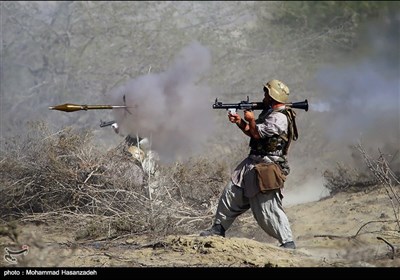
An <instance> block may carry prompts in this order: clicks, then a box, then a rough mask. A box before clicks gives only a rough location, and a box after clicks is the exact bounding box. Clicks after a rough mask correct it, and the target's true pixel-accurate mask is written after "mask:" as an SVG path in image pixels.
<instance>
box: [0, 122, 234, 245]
mask: <svg viewBox="0 0 400 280" xmlns="http://www.w3.org/2000/svg"><path fill="white" fill-rule="evenodd" d="M93 140H94V139H93V134H92V132H91V131H89V130H85V129H73V128H71V127H67V128H65V129H63V130H61V131H57V132H51V131H50V130H49V128H48V127H47V126H46V124H44V123H42V122H37V123H31V124H30V126H29V127H28V129H27V131H26V134H25V135H24V136H23V137H19V138H13V139H11V138H10V139H6V140H5V141H4V145H3V146H2V148H3V150H2V151H1V158H0V188H1V192H2V196H1V197H0V218H1V219H2V220H3V221H4V222H7V221H12V220H20V221H23V222H32V221H36V222H46V223H49V222H62V223H63V224H64V225H65V226H67V225H73V227H71V229H72V230H74V231H75V232H76V238H77V239H83V238H89V239H90V238H91V239H93V238H100V237H104V236H106V237H108V238H110V237H115V236H119V235H121V234H134V233H152V234H158V235H165V234H177V233H193V232H194V231H198V230H199V227H204V225H205V224H208V223H209V222H210V221H211V218H212V216H213V214H214V208H213V207H214V206H215V204H216V202H217V199H218V196H219V194H220V191H221V190H222V188H223V187H224V185H225V183H226V181H227V180H226V179H227V178H228V177H227V172H225V171H226V164H225V162H223V161H221V162H217V161H215V160H209V161H207V159H190V160H189V161H188V162H185V163H176V164H175V165H172V167H171V166H161V165H160V166H159V167H158V168H159V169H160V170H159V171H158V172H156V175H151V176H149V174H146V172H144V171H143V169H142V167H141V165H140V162H138V161H136V160H134V159H133V158H132V156H131V155H130V154H129V153H127V151H126V143H125V142H122V143H121V144H120V145H118V146H117V147H115V148H113V149H110V150H108V151H104V149H103V150H101V149H99V148H97V146H96V145H95V144H94V143H93Z"/></svg>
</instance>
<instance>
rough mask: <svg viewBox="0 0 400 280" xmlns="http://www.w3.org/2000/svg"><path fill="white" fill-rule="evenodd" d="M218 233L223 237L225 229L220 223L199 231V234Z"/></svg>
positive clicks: (209, 234)
mask: <svg viewBox="0 0 400 280" xmlns="http://www.w3.org/2000/svg"><path fill="white" fill-rule="evenodd" d="M211 235H219V236H222V237H225V229H224V227H223V226H222V225H221V224H216V225H213V226H212V227H211V228H210V229H207V230H205V231H202V232H200V236H211Z"/></svg>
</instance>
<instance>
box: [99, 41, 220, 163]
mask: <svg viewBox="0 0 400 280" xmlns="http://www.w3.org/2000/svg"><path fill="white" fill-rule="evenodd" d="M210 67H211V53H210V51H209V49H208V48H206V47H204V46H202V45H201V44H200V43H198V42H192V43H191V44H189V45H188V46H186V47H184V48H183V49H182V50H181V52H180V53H179V54H178V55H177V56H176V57H175V60H174V61H173V62H172V64H171V66H170V67H169V68H168V69H167V70H166V71H165V72H161V73H150V74H147V75H143V76H139V77H137V78H136V79H134V80H131V81H129V82H127V83H126V84H124V85H122V86H119V87H117V88H115V89H112V90H111V91H110V92H109V93H108V94H107V95H106V96H107V98H109V100H110V102H111V103H112V104H121V105H122V104H124V103H123V100H124V99H125V101H126V105H127V106H128V107H129V109H128V111H127V110H114V112H113V113H114V115H115V120H116V122H117V123H118V124H119V127H120V133H121V134H122V135H128V134H129V135H133V136H135V135H139V136H140V137H142V138H144V137H146V138H148V139H149V140H150V145H151V148H152V149H153V150H155V151H156V152H157V153H158V154H159V156H160V160H162V161H165V162H169V161H173V160H177V159H182V158H187V157H190V156H192V155H194V154H195V153H197V152H200V151H201V149H202V148H203V144H204V143H205V142H206V141H207V137H209V136H210V135H212V131H213V130H214V126H213V122H212V117H211V116H212V112H211V110H212V106H211V102H210V91H211V90H210V88H209V87H208V86H207V85H202V84H200V80H201V77H202V75H203V74H205V73H206V72H207V71H208V70H209V69H210Z"/></svg>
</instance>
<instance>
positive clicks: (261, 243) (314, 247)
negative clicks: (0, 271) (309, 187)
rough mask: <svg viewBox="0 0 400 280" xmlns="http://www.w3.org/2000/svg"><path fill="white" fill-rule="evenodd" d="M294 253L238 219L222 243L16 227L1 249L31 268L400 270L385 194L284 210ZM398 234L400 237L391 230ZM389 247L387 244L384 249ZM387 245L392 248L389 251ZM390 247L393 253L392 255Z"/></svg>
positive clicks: (342, 196)
mask: <svg viewBox="0 0 400 280" xmlns="http://www.w3.org/2000/svg"><path fill="white" fill-rule="evenodd" d="M286 210H287V213H288V217H289V219H290V221H291V224H292V229H293V232H294V235H295V237H296V243H297V246H298V249H296V250H290V249H281V248H279V247H278V246H277V245H278V244H277V242H276V241H275V240H273V239H271V238H270V237H267V236H266V235H265V234H264V233H263V232H262V231H261V230H260V228H259V227H258V226H257V225H256V224H255V222H254V220H253V218H252V217H251V215H250V213H249V214H247V213H246V214H245V215H243V217H240V218H239V219H240V223H239V222H235V224H234V225H233V226H232V228H231V229H230V230H229V231H228V232H227V237H226V238H222V237H199V236H198V235H197V233H196V234H193V235H185V236H166V237H163V238H151V237H150V236H134V235H128V236H121V237H119V238H117V239H113V240H107V239H105V240H91V241H76V239H75V236H76V232H75V231H74V228H73V225H72V226H71V225H63V224H62V223H61V222H60V223H58V224H57V225H54V224H46V223H44V224H37V225H35V224H32V223H28V224H23V225H22V224H20V225H19V226H18V230H19V231H20V235H19V238H18V240H19V242H20V244H19V245H18V244H17V243H15V242H14V241H12V240H11V238H9V237H7V236H2V237H0V244H1V248H0V249H1V252H5V251H4V248H5V247H7V248H10V249H13V250H18V249H21V245H22V244H26V245H28V246H29V252H28V254H27V255H20V256H17V257H16V258H17V264H14V265H13V264H10V263H7V262H6V261H5V259H4V258H2V259H1V266H3V267H13V266H29V267H32V266H36V267H38V266H39V267H87V266H93V267H366V266H368V267H369V266H377V267H399V266H400V254H399V253H397V250H399V248H400V233H399V231H398V229H397V228H396V222H394V221H395V219H394V215H393V210H392V207H391V203H390V199H389V197H388V195H387V193H386V192H385V189H384V188H383V187H378V188H375V189H374V190H370V191H368V192H359V193H352V194H346V193H339V194H337V195H335V196H333V197H329V198H326V199H323V200H321V201H317V202H310V203H305V204H299V205H295V206H291V207H288V208H286ZM396 229H397V230H396ZM385 241H386V242H387V243H386V242H385ZM389 244H390V245H389ZM391 245H392V246H393V248H392V247H391Z"/></svg>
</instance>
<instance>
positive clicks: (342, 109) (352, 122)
mask: <svg viewBox="0 0 400 280" xmlns="http://www.w3.org/2000/svg"><path fill="white" fill-rule="evenodd" d="M398 21H399V20H398V19H397V20H394V21H393V22H392V23H391V24H375V25H372V26H369V27H368V29H366V32H365V34H363V35H362V37H361V38H360V41H359V47H358V48H357V49H356V50H355V51H354V52H353V53H351V54H350V57H343V59H342V60H340V61H338V62H337V63H335V64H332V65H326V66H324V67H321V68H320V69H319V71H318V72H317V74H316V76H315V84H316V85H317V87H318V89H317V90H318V92H319V93H320V96H319V98H320V100H319V101H320V103H317V104H316V105H318V106H316V107H314V109H317V110H320V111H324V113H323V115H324V117H323V118H322V119H321V120H323V121H324V123H319V129H320V131H321V133H323V134H324V135H325V136H326V137H327V138H328V139H330V143H329V144H330V145H332V147H333V148H335V149H336V148H338V149H337V150H342V151H344V152H345V153H344V154H338V155H339V156H340V158H338V159H342V160H343V159H345V157H346V156H345V155H346V153H347V155H349V154H350V153H349V151H348V150H347V149H343V147H350V146H352V145H354V144H356V143H357V142H358V141H360V142H361V143H362V145H365V146H366V147H367V148H370V149H371V150H375V151H377V150H378V149H381V150H382V151H383V152H385V153H388V154H391V155H392V156H394V155H395V153H396V152H398V150H399V143H400V79H399V78H400V70H399V68H400V53H399V49H400V36H399V31H398V28H396V26H397V27H398V23H399V22H398ZM377 31H379V32H377ZM310 109H313V106H311V107H310ZM327 124H328V125H327ZM399 156H400V155H398V156H397V159H396V158H392V159H390V160H393V161H397V162H399V160H398V158H399ZM397 168H398V166H397Z"/></svg>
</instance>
